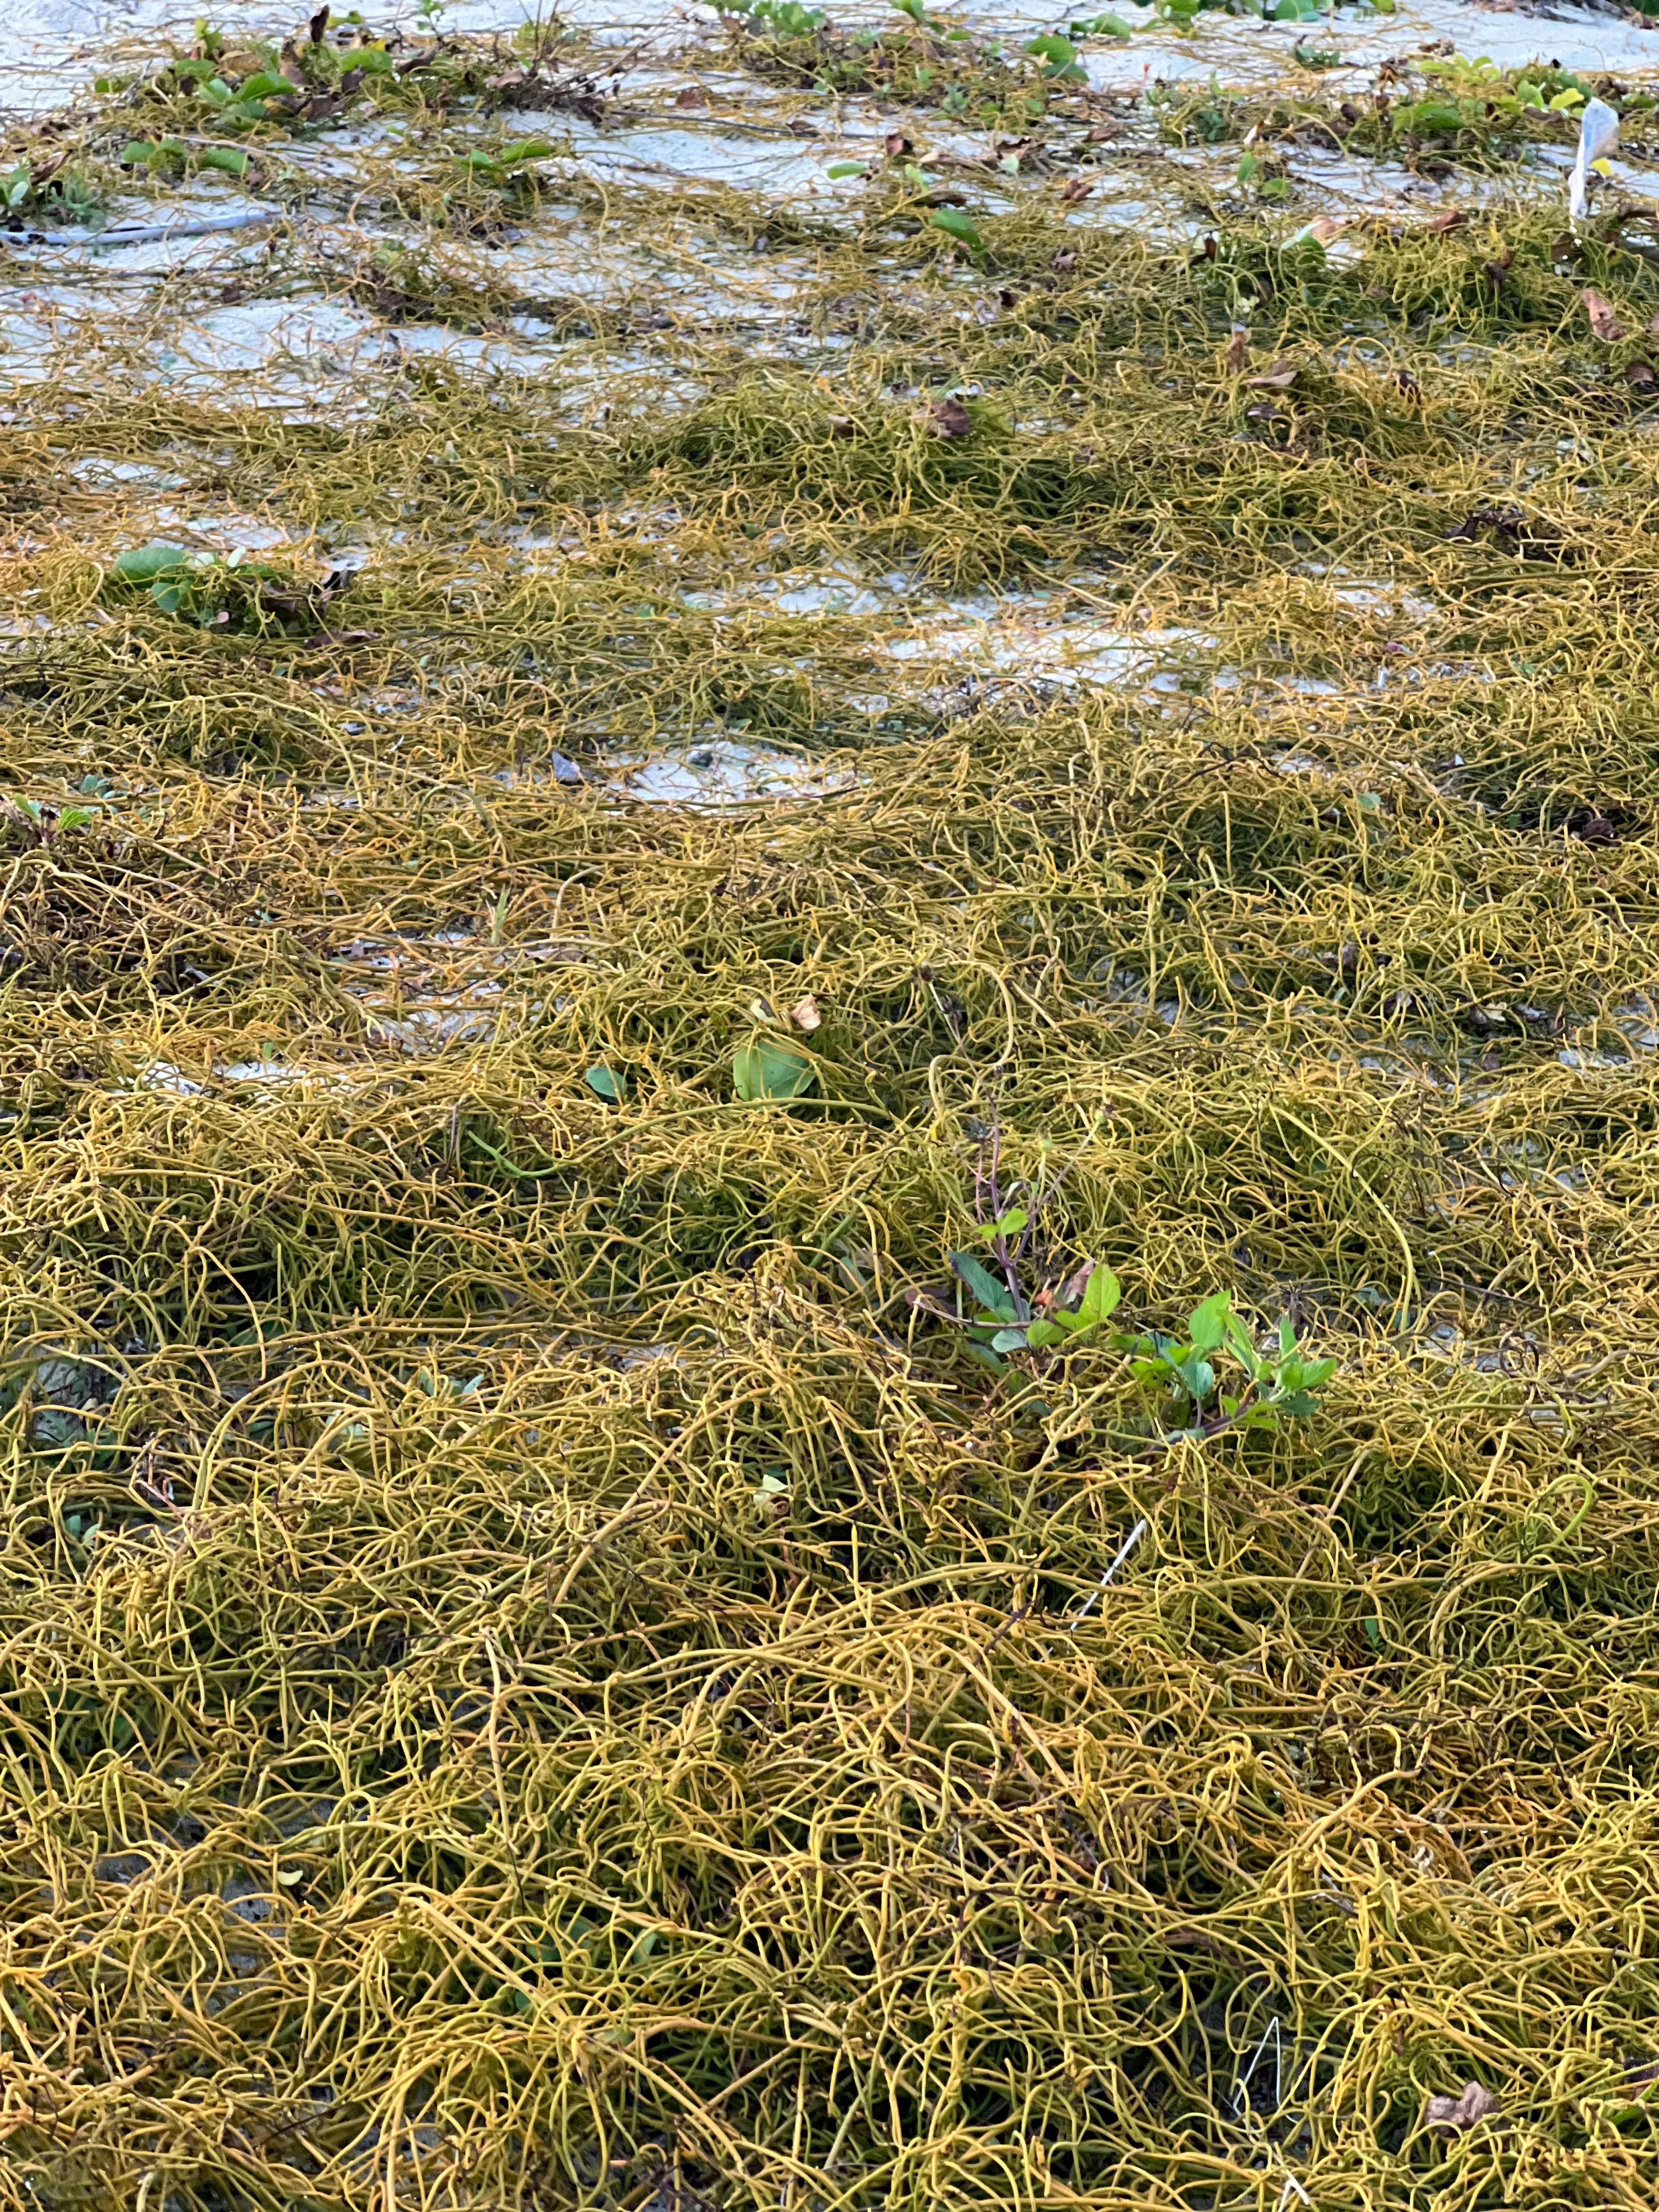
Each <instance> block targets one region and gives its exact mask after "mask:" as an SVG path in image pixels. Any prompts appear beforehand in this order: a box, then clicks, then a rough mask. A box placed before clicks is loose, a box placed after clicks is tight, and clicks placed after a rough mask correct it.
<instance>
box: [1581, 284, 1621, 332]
mask: <svg viewBox="0 0 1659 2212" xmlns="http://www.w3.org/2000/svg"><path fill="white" fill-rule="evenodd" d="M1584 312H1585V313H1586V314H1587V315H1588V316H1589V326H1590V330H1591V331H1592V332H1593V333H1594V335H1595V337H1598V338H1600V339H1601V343H1602V344H1603V345H1617V344H1618V343H1619V341H1620V338H1621V337H1624V335H1625V326H1624V325H1623V324H1622V323H1621V322H1620V319H1619V318H1618V316H1617V315H1615V314H1614V313H1613V309H1612V308H1611V307H1609V306H1608V304H1607V301H1605V300H1604V299H1603V298H1602V297H1601V294H1600V293H1599V292H1595V291H1592V290H1591V289H1590V288H1589V285H1588V284H1586V285H1585V287H1584Z"/></svg>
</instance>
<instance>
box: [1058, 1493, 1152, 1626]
mask: <svg viewBox="0 0 1659 2212" xmlns="http://www.w3.org/2000/svg"><path fill="white" fill-rule="evenodd" d="M1145 1534H1146V1522H1144V1521H1137V1522H1135V1525H1134V1527H1133V1528H1131V1529H1130V1531H1129V1533H1128V1534H1127V1536H1126V1537H1125V1538H1124V1539H1123V1542H1122V1545H1121V1547H1120V1548H1119V1551H1118V1555H1117V1557H1116V1559H1114V1560H1113V1561H1112V1564H1111V1565H1110V1566H1109V1567H1108V1568H1107V1570H1106V1571H1105V1573H1104V1574H1103V1576H1102V1577H1101V1578H1100V1585H1099V1588H1098V1589H1092V1590H1091V1591H1090V1593H1089V1595H1088V1597H1087V1599H1086V1600H1085V1603H1084V1606H1083V1610H1082V1611H1081V1612H1080V1613H1078V1614H1077V1615H1076V1616H1075V1617H1074V1618H1073V1620H1068V1621H1067V1622H1066V1634H1067V1635H1068V1636H1069V1635H1070V1634H1071V1633H1072V1632H1073V1630H1074V1629H1078V1628H1081V1627H1082V1626H1083V1624H1084V1622H1085V1620H1087V1619H1088V1617H1089V1614H1090V1613H1091V1611H1092V1610H1093V1608H1094V1605H1095V1601H1096V1600H1097V1598H1098V1597H1099V1595H1100V1592H1101V1590H1103V1589H1107V1588H1108V1587H1109V1584H1110V1583H1111V1579H1112V1577H1113V1576H1114V1575H1115V1573H1116V1572H1117V1571H1118V1569H1119V1568H1120V1567H1121V1565H1123V1562H1124V1561H1125V1559H1127V1558H1128V1556H1129V1554H1130V1553H1131V1552H1133V1549H1134V1547H1135V1546H1136V1545H1137V1544H1138V1543H1139V1541H1140V1540H1141V1538H1142V1537H1143V1536H1144V1535H1145Z"/></svg>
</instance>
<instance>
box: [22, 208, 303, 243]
mask: <svg viewBox="0 0 1659 2212" xmlns="http://www.w3.org/2000/svg"><path fill="white" fill-rule="evenodd" d="M285 219H286V218H285V217H284V216H283V214H282V213H281V211H280V210H276V209H273V208H260V209H259V210H258V211H257V212H251V213H247V214H242V215H213V216H202V217H201V218H200V219H199V220H198V221H197V222H147V223H142V224H140V225H139V226H138V227H137V228H135V229H132V230H99V231H94V232H93V234H91V235H90V236H89V237H87V238H52V239H48V240H46V243H47V244H48V245H50V246H63V247H64V248H66V249H67V248H70V247H74V248H76V249H84V248H88V247H92V246H158V245H161V244H164V243H165V242H166V240H168V239H169V238H206V237H207V236H209V235H210V234H211V233H212V232H215V231H221V230H252V229H254V228H257V226H258V224H260V223H262V222H283V221H284V220H285Z"/></svg>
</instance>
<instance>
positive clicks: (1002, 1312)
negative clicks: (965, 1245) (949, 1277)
mask: <svg viewBox="0 0 1659 2212" xmlns="http://www.w3.org/2000/svg"><path fill="white" fill-rule="evenodd" d="M946 1256H947V1257H948V1259H949V1260H950V1262H951V1269H952V1272H953V1273H955V1275H956V1276H957V1279H958V1281H959V1282H961V1283H962V1285H963V1287H964V1288H965V1289H966V1290H968V1291H970V1292H971V1293H972V1295H973V1296H974V1297H975V1298H977V1299H978V1301H979V1303H980V1304H981V1305H982V1306H983V1307H984V1308H985V1310H986V1311H987V1313H993V1314H994V1315H995V1316H996V1317H997V1319H998V1320H999V1321H1012V1320H1014V1319H1015V1317H1016V1316H1015V1313H1014V1302H1013V1300H1012V1297H1009V1295H1008V1286H1007V1285H1006V1283H1000V1282H999V1281H998V1280H997V1279H996V1277H995V1276H994V1274H993V1273H991V1271H990V1269H989V1268H988V1267H985V1266H984V1265H983V1264H982V1263H981V1261H978V1260H977V1259H975V1256H974V1255H973V1254H972V1253H971V1252H951V1253H949V1254H947V1255H946Z"/></svg>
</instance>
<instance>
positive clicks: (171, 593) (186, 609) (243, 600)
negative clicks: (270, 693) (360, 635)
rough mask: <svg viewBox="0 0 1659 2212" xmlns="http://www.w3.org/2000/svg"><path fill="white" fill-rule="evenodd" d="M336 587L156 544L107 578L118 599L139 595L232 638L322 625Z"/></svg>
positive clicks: (131, 555) (129, 555)
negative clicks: (226, 633) (219, 630)
mask: <svg viewBox="0 0 1659 2212" xmlns="http://www.w3.org/2000/svg"><path fill="white" fill-rule="evenodd" d="M341 587H342V580H341V579H339V578H337V577H330V578H329V579H328V580H327V581H326V582H321V583H319V582H314V581H307V580H301V579H297V578H295V577H293V576H290V575H287V574H284V573H283V571H282V570H280V569H278V568H273V567H272V566H270V563H268V562H263V561H255V560H252V559H250V558H248V557H247V556H245V555H241V554H237V553H231V554H216V553H201V552H191V550H188V549H187V548H186V547H185V546H182V545H174V544H167V543H165V542H163V541H160V540H157V541H155V543H153V544H148V545H138V546H134V547H132V548H131V549H130V550H127V551H126V552H124V553H121V554H118V556H117V557H116V559H115V562H114V563H113V565H112V568H111V569H110V572H109V577H108V588H109V589H110V590H111V591H112V592H113V593H115V594H116V595H117V596H120V595H121V594H123V593H125V592H143V593H144V595H145V596H146V597H147V598H148V599H149V600H150V601H151V603H152V604H153V605H155V606H156V607H157V608H159V609H160V611H161V613H162V614H164V615H173V616H176V617H178V619H179V621H181V622H186V623H195V624H196V626H197V628H198V629H222V630H228V631H229V632H230V633H231V634H232V635H237V636H249V635H255V636H257V635H263V634H264V633H266V632H268V631H276V633H277V634H279V635H280V634H281V633H283V631H284V630H287V629H298V630H301V631H303V630H306V629H317V628H319V627H320V626H321V623H322V621H323V615H324V610H325V607H326V606H327V605H328V603H329V601H330V600H331V599H332V598H334V597H335V596H336V594H337V592H338V591H339V590H340V588H341Z"/></svg>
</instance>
